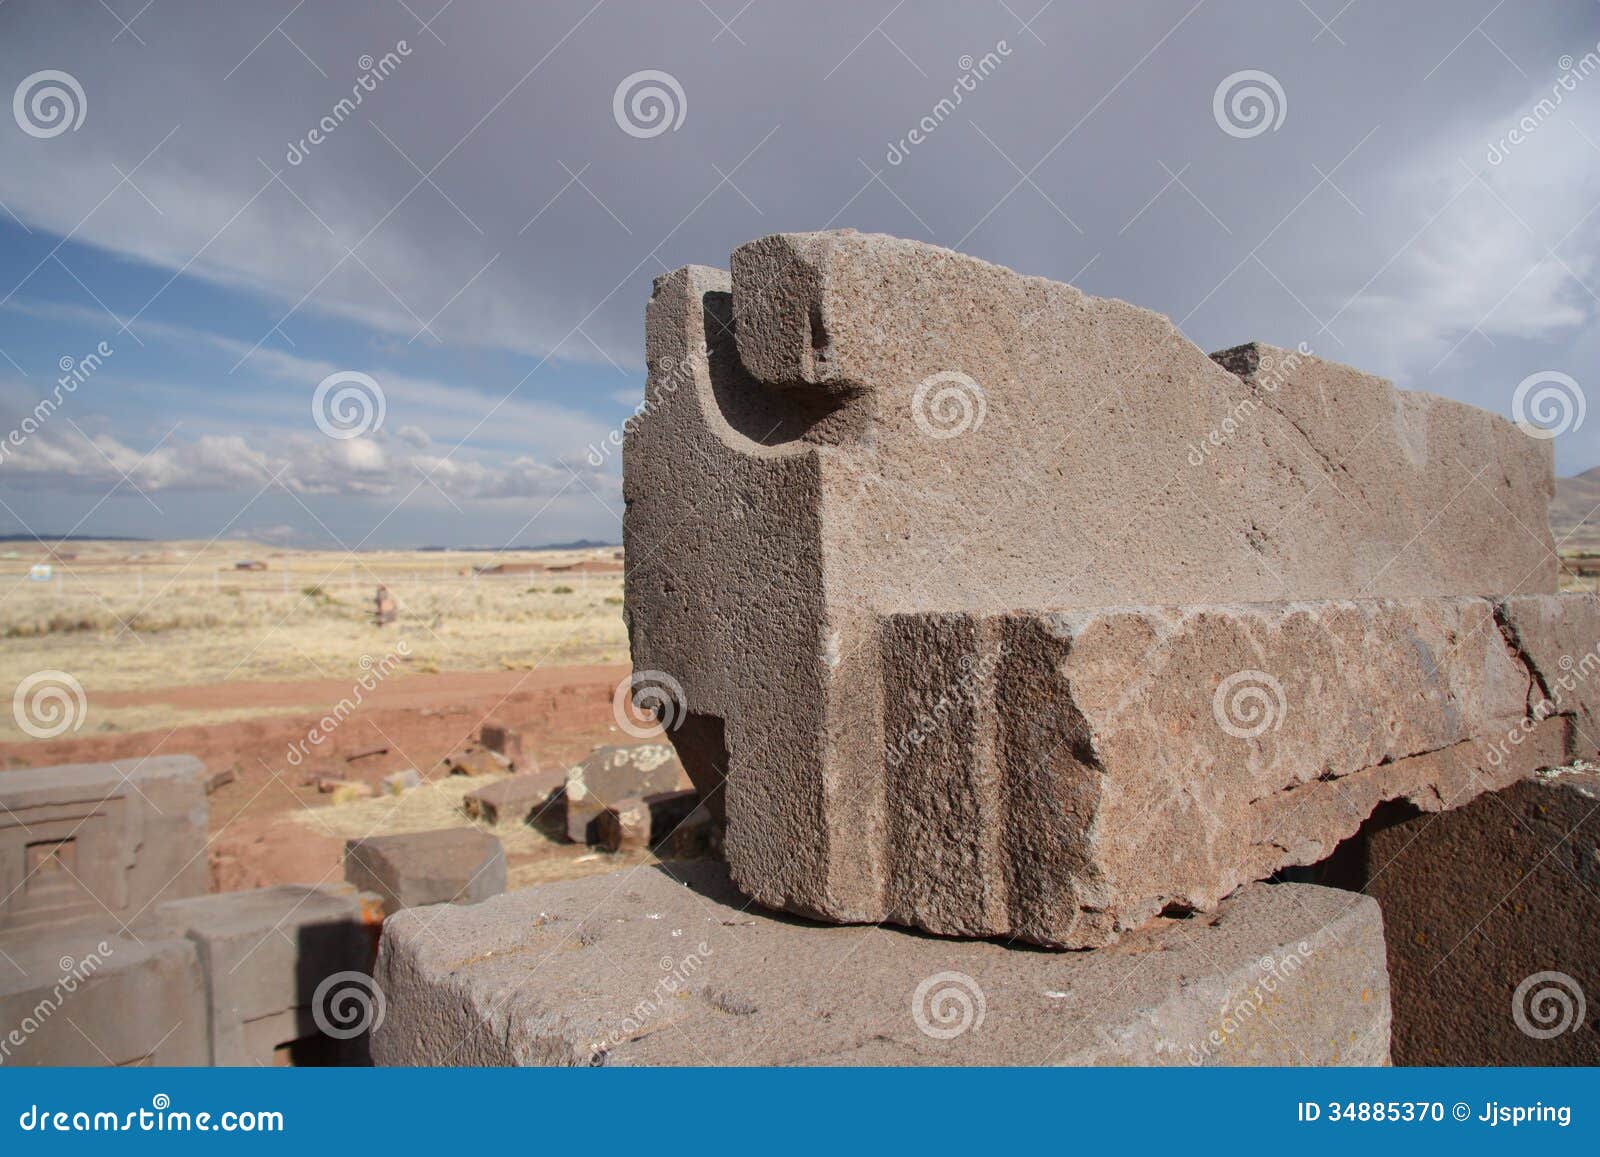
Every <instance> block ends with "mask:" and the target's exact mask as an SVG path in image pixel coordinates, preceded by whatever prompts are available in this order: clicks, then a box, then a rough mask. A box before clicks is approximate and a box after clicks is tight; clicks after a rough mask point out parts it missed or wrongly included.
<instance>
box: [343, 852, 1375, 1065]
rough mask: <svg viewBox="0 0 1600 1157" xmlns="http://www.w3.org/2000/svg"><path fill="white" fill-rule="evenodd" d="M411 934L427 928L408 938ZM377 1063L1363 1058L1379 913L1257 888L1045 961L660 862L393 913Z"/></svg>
mask: <svg viewBox="0 0 1600 1157" xmlns="http://www.w3.org/2000/svg"><path fill="white" fill-rule="evenodd" d="M424 925H426V926H424ZM377 976H378V981H379V984H380V985H381V986H382V988H383V990H384V992H385V993H386V995H387V1000H388V1016H387V1018H386V1020H385V1021H384V1023H383V1025H382V1026H381V1028H380V1029H379V1030H378V1031H377V1032H376V1033H375V1034H374V1037H373V1042H372V1048H373V1057H374V1059H375V1060H376V1061H377V1062H378V1063H379V1064H389V1065H443V1064H451V1065H596V1064H620V1065H734V1064H743V1065H811V1064H827V1065H919V1064H927V1065H997V1064H999V1065H1012V1064H1014V1065H1041V1064H1073V1065H1098V1064H1138V1065H1181V1064H1206V1065H1226V1064H1253V1065H1263V1064H1293V1065H1327V1064H1351V1065H1362V1064H1366V1065H1372V1064H1383V1063H1386V1061H1387V1059H1388V1055H1389V985H1388V977H1387V973H1386V971H1385V968H1384V947H1383V930H1382V926H1381V923H1380V920H1379V917H1378V909H1377V905H1376V904H1375V903H1374V902H1373V901H1372V900H1371V899H1370V898H1367V897H1363V896H1357V895H1353V894H1351V893H1347V892H1341V891H1338V890H1335V889H1329V888H1319V887H1315V886H1312V885H1305V884H1276V885H1273V884H1253V885H1250V886H1249V887H1246V888H1244V889H1242V890H1241V891H1240V892H1239V893H1238V894H1237V895H1235V896H1233V897H1231V898H1230V899H1228V900H1226V901H1224V902H1223V904H1222V905H1221V907H1220V908H1219V910H1218V911H1217V912H1215V913H1212V914H1210V915H1207V916H1200V917H1196V918H1193V919H1188V920H1167V919H1158V920H1156V921H1155V922H1153V923H1152V924H1151V925H1150V926H1149V927H1148V928H1145V929H1141V930H1140V931H1138V932H1136V933H1133V934H1131V935H1129V936H1126V937H1124V938H1123V940H1122V941H1121V942H1120V943H1118V944H1117V945H1115V946H1113V947H1110V948H1105V949H1101V950H1099V951H1096V952H1088V953H1046V952H1039V951H1035V950H1031V949H1025V948H1019V947H1008V946H1006V945H1003V944H1000V943H996V942H993V941H952V940H943V939H935V938H931V937H928V936H923V935H917V934H911V933H906V932H900V931H896V930H893V929H888V928H871V927H840V926H834V925H817V924H812V923H810V922H807V921H803V920H800V919H798V918H795V917H789V916H781V915H774V914H772V913H769V912H766V911H763V910H760V909H756V908H753V907H752V906H751V905H750V903H749V901H747V900H745V899H744V898H743V897H742V896H740V895H739V893H738V891H737V890H736V889H735V888H734V887H733V885H732V884H731V883H730V882H729V880H728V876H727V869H726V868H725V867H724V866H722V865H718V864H707V863H696V864H689V863H674V864H666V865H661V866H660V867H651V868H639V869H634V870H631V871H628V872H619V873H616V874H613V875H609V876H599V877H591V878H589V879H586V880H578V881H571V882H566V883H559V884H546V885H541V886H539V887H534V888H528V889H523V890H521V891H517V892H512V893H509V894H507V895H505V896H500V897H497V898H495V899H493V900H490V901H487V902H485V903H483V904H479V905H477V906H475V907H472V908H450V909H435V910H433V911H431V912H429V913H425V914H423V913H411V912H402V913H400V914H399V915H397V916H395V917H394V918H392V919H391V920H389V922H388V924H387V925H386V927H385V931H384V937H383V944H382V948H381V950H380V953H379V961H378V973H377Z"/></svg>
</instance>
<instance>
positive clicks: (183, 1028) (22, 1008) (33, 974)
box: [0, 918, 210, 1067]
mask: <svg viewBox="0 0 1600 1157" xmlns="http://www.w3.org/2000/svg"><path fill="white" fill-rule="evenodd" d="M206 1026H207V1013H206V979H205V974H204V972H203V971H202V969H201V966H200V961H199V958H198V955H197V953H196V951H195V946H194V944H192V943H191V942H190V941H188V940H186V939H184V938H182V937H181V936H180V937H176V938H171V939H151V938H145V939H144V943H139V942H138V941H135V940H132V939H129V938H126V937H123V936H120V935H118V933H117V928H116V925H115V924H113V923H111V922H110V921H108V920H106V919H104V918H102V919H100V920H97V921H96V920H85V921H78V922H75V923H71V924H64V925H56V926H48V927H43V928H29V929H26V930H24V931H18V932H11V933H7V934H6V935H4V936H0V1067H4V1066H6V1065H97V1066H98V1065H204V1064H207V1063H209V1061H210V1054H209V1050H208V1048H207V1045H206V1031H207V1030H206Z"/></svg>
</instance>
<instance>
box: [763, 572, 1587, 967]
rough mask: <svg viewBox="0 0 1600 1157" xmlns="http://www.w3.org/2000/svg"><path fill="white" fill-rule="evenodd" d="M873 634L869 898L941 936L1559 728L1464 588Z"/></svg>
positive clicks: (1283, 829)
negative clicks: (1538, 706) (878, 702)
mask: <svg viewBox="0 0 1600 1157" xmlns="http://www.w3.org/2000/svg"><path fill="white" fill-rule="evenodd" d="M1538 598H1540V599H1542V600H1544V601H1545V602H1548V603H1550V604H1553V605H1555V604H1562V603H1566V604H1571V605H1573V606H1588V605H1590V604H1591V602H1592V600H1591V599H1590V598H1589V597H1588V596H1577V597H1572V596H1556V595H1548V596H1538ZM880 651H881V654H882V656H883V679H884V685H883V700H882V702H883V717H884V734H885V743H886V748H885V758H884V772H883V779H882V788H881V790H880V792H879V793H878V794H877V796H876V798H868V799H865V800H859V801H856V804H857V806H861V807H865V808H869V809H873V810H876V811H877V812H878V814H880V815H881V816H882V817H883V824H884V827H883V835H882V839H881V841H880V843H879V844H878V845H877V847H878V849H879V851H878V858H877V859H876V860H875V861H870V862H866V863H864V864H863V871H864V874H867V875H868V876H869V878H870V879H873V880H874V881H876V882H877V887H878V888H879V889H881V890H880V892H879V894H880V896H881V901H880V903H881V907H880V908H879V909H878V910H877V911H876V912H875V913H874V914H873V915H872V916H871V917H870V918H871V919H885V918H886V919H890V920H893V921H895V922H898V923H909V924H914V925H916V926H918V927H922V928H926V929H929V930H930V931H934V932H940V933H944V934H950V935H961V936H992V935H1007V936H1017V937H1020V938H1022V939H1024V940H1028V941H1030V942H1033V943H1037V944H1043V945H1048V946H1054V947H1067V948H1084V947H1095V946H1098V945H1101V944H1106V943H1109V942H1111V941H1112V940H1114V939H1115V938H1116V937H1117V936H1118V935H1119V934H1121V933H1123V932H1125V931H1126V930H1128V929H1130V928H1135V927H1138V926H1139V925H1140V924H1141V923H1143V922H1144V921H1145V920H1148V919H1149V918H1150V917H1152V916H1154V915H1156V914H1157V913H1160V912H1162V911H1168V910H1174V909H1176V910H1209V909H1211V908H1213V907H1215V906H1216V904H1217V902H1218V901H1219V900H1220V899H1221V898H1222V897H1223V896H1226V895H1228V894H1229V893H1230V892H1232V891H1233V890H1234V889H1236V888H1238V887H1239V886H1240V885H1241V884H1244V883H1247V882H1249V881H1251V880H1257V879H1263V878H1265V877H1267V876H1269V875H1271V874H1272V873H1274V872H1276V871H1278V870H1279V869H1281V868H1284V867H1287V866H1290V865H1299V864H1310V863H1315V862H1316V861H1318V860H1321V859H1323V858H1324V857H1326V856H1327V855H1328V854H1329V853H1330V852H1331V851H1332V850H1333V849H1334V847H1335V846H1336V845H1337V844H1338V843H1339V841H1340V840H1342V839H1344V838H1346V837H1347V836H1349V835H1351V834H1353V833H1354V832H1355V831H1356V829H1357V828H1358V827H1359V826H1360V824H1361V822H1362V821H1363V820H1364V819H1365V818H1366V817H1367V816H1368V815H1370V814H1371V813H1372V811H1373V809H1374V808H1376V807H1377V806H1378V805H1379V804H1380V803H1383V802H1385V801H1388V800H1397V799H1398V800H1406V801H1409V802H1411V803H1413V804H1414V805H1415V806H1417V807H1419V808H1421V809H1423V810H1426V811H1439V810H1442V809H1445V808H1449V807H1457V806H1460V805H1462V804H1464V803H1466V802H1468V801H1469V800H1471V799H1472V798H1473V797H1475V796H1477V795H1478V794H1479V793H1481V792H1483V791H1487V790H1492V789H1494V788H1497V787H1501V786H1504V785H1505V784H1508V783H1511V782H1513V781H1515V780H1516V779H1517V778H1519V777H1520V776H1522V775H1525V774H1527V773H1528V772H1529V771H1532V770H1533V769H1535V768H1537V767H1549V766H1558V765H1560V764H1562V763H1564V762H1565V761H1566V759H1567V758H1568V755H1569V752H1570V751H1571V749H1572V746H1573V744H1574V743H1578V742H1581V741H1582V737H1581V735H1579V734H1578V733H1577V731H1576V729H1575V728H1574V726H1573V721H1574V715H1573V714H1572V712H1573V711H1574V710H1575V707H1574V706H1573V705H1571V704H1569V707H1568V713H1566V714H1561V713H1551V714H1550V715H1548V716H1546V717H1541V718H1538V719H1534V718H1532V717H1531V716H1530V712H1529V690H1530V686H1532V684H1533V678H1532V675H1531V672H1530V666H1529V662H1528V660H1527V659H1526V657H1525V655H1524V654H1523V653H1522V652H1521V651H1520V650H1519V649H1518V648H1517V647H1516V646H1514V645H1512V643H1511V642H1510V641H1508V639H1507V637H1506V635H1505V634H1504V633H1503V632H1502V630H1501V626H1500V621H1499V618H1498V616H1497V608H1496V605H1495V604H1494V603H1492V602H1490V601H1488V600H1485V599H1467V598H1451V599H1401V600H1361V601H1325V602H1313V603H1287V604H1283V603H1269V604H1257V605H1253V606H1228V605H1224V606H1192V607H1177V608H1148V607H1140V608H1123V609H1110V610H1104V611H1082V612H1072V613H1032V614H1021V613H1015V614H996V615H981V614H903V615H896V616H891V617H889V618H887V619H886V620H885V621H884V623H883V625H882V628H881V633H880ZM1595 690H1596V692H1600V682H1597V684H1596V688H1595ZM1523 732H1525V735H1524V738H1523V739H1521V740H1519V742H1518V743H1517V744H1515V745H1513V744H1509V743H1505V742H1504V740H1505V737H1506V736H1508V735H1511V734H1513V733H1523ZM735 863H736V865H737V863H738V861H737V860H736V861H735ZM736 878H740V879H741V883H743V879H742V877H740V876H739V875H738V871H737V867H736ZM752 891H753V893H754V894H755V895H756V896H757V898H758V899H765V897H764V896H763V895H762V894H761V892H760V891H759V890H758V889H756V888H754V887H753V888H752Z"/></svg>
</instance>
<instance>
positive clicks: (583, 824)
mask: <svg viewBox="0 0 1600 1157" xmlns="http://www.w3.org/2000/svg"><path fill="white" fill-rule="evenodd" d="M688 786H690V785H689V781H688V778H687V777H686V776H685V775H684V771H683V765H682V764H681V763H680V762H678V757H677V755H676V754H675V753H674V752H673V750H672V747H671V746H670V745H668V744H665V743H639V744H634V745H631V746H616V745H607V746H604V747H597V748H595V749H594V750H593V751H591V752H590V753H589V755H588V756H587V757H586V758H585V759H584V761H583V762H582V763H580V764H578V766H576V767H574V768H572V769H571V770H570V771H568V772H567V785H566V798H567V838H568V839H570V840H572V841H573V842H574V843H579V844H592V843H594V842H595V837H596V835H597V834H598V833H597V832H596V830H595V821H596V820H598V819H599V818H600V813H601V812H603V811H604V810H605V809H606V808H607V807H608V806H610V805H611V804H613V803H617V802H619V801H621V800H625V799H638V798H642V797H643V796H647V795H656V794H659V793H662V792H670V791H678V790H680V789H682V788H686V787H688Z"/></svg>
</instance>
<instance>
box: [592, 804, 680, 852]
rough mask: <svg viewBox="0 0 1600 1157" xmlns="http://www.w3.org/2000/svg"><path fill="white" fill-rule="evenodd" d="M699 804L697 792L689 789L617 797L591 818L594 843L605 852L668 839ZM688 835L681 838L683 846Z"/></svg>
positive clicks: (634, 849)
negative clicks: (631, 796)
mask: <svg viewBox="0 0 1600 1157" xmlns="http://www.w3.org/2000/svg"><path fill="white" fill-rule="evenodd" d="M699 804H700V793H699V792H696V791H694V790H693V789H690V790H688V791H669V792H663V793H661V794H658V795H647V796H645V797H644V798H643V799H637V798H635V799H622V800H618V801H617V802H616V803H614V804H611V805H609V806H608V807H607V808H606V809H605V810H604V811H602V812H601V813H600V818H599V819H597V820H596V821H595V833H596V834H595V843H597V844H598V845H600V847H602V848H604V849H605V850H606V851H608V852H637V851H644V850H645V849H647V848H653V847H655V846H656V845H657V844H660V843H662V842H664V841H670V840H671V838H672V837H673V836H674V835H675V834H676V832H677V831H678V829H679V828H680V827H682V826H683V825H684V823H685V822H686V821H687V820H688V819H689V817H690V816H691V815H692V814H694V812H695V811H696V809H697V808H698V807H699ZM692 838H693V837H688V838H686V839H685V841H684V843H685V846H689V845H690V843H691V842H692Z"/></svg>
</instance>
